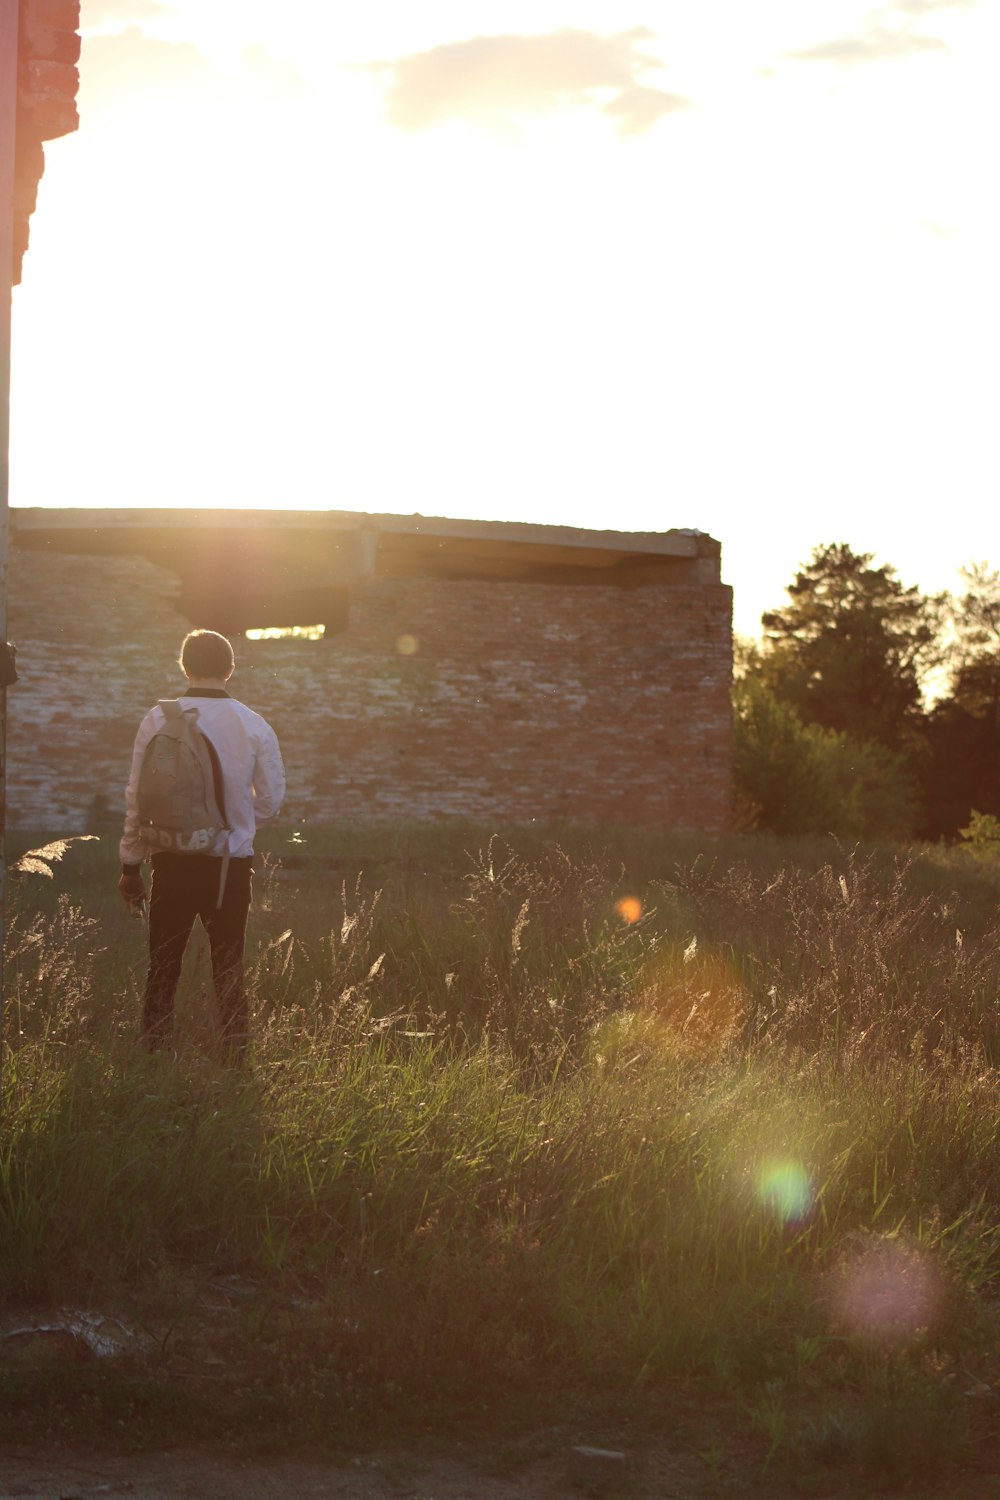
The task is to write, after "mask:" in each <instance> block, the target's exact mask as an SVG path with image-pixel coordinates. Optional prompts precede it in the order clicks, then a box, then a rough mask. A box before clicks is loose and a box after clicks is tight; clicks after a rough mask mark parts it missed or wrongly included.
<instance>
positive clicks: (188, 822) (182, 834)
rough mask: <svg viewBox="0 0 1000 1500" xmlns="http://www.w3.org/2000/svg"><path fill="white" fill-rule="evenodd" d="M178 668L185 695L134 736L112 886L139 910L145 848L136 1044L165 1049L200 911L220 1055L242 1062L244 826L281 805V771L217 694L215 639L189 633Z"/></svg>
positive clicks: (248, 829) (222, 692)
mask: <svg viewBox="0 0 1000 1500" xmlns="http://www.w3.org/2000/svg"><path fill="white" fill-rule="evenodd" d="M180 665H181V668H182V670H183V672H184V675H185V676H186V677H187V682H188V685H187V687H186V689H185V691H184V693H183V694H182V696H181V697H180V698H179V699H177V700H174V701H162V702H160V703H158V704H157V705H156V707H155V708H152V709H150V711H149V713H148V714H147V715H146V717H145V718H144V719H143V721H142V723H141V724H140V726H139V732H138V734H137V735H136V739H135V746H134V749H133V751H132V772H131V775H130V776H129V781H128V787H127V789H126V792H125V832H124V834H123V837H122V841H121V845H120V854H121V866H122V867H121V877H120V879H119V881H118V889H119V891H120V893H121V896H122V899H123V900H124V901H125V902H126V903H127V905H128V906H130V907H131V908H133V909H141V908H142V906H143V904H144V902H145V899H146V889H145V886H144V884H143V879H142V868H141V866H142V862H143V860H144V859H145V858H146V856H147V854H149V853H152V866H153V878H152V886H151V889H150V901H149V972H148V975H147V978H146V990H145V995H144V997H143V1007H142V1039H143V1043H144V1045H145V1046H146V1047H147V1048H148V1049H149V1050H151V1051H153V1050H156V1049H158V1048H162V1047H167V1046H169V1044H170V1037H171V1029H172V1023H173V1013H174V995H175V993H176V990H177V983H178V980H179V979H180V973H181V963H182V961H183V958H184V950H185V948H186V947H187V941H188V938H189V937H190V935H191V929H192V927H193V926H194V921H195V918H196V917H200V918H201V920H202V924H203V925H204V927H205V931H206V932H207V933H208V940H209V945H210V947H211V952H212V979H213V981H214V984H215V994H216V999H217V1002H218V1007H219V1019H220V1022H221V1026H222V1035H223V1039H224V1042H225V1045H226V1050H227V1053H228V1055H229V1056H231V1057H241V1056H242V1055H243V1053H244V1052H245V1050H246V1044H247V1038H248V1034H249V1009H248V1005H247V995H246V988H245V985H244V979H243V949H244V943H245V939H246V926H247V915H248V913H249V910H250V887H251V869H252V864H253V840H254V833H255V831H256V828H257V825H258V824H259V823H262V822H264V821H265V820H266V819H268V818H273V817H274V816H275V814H276V813H277V812H278V810H279V808H280V807H281V800H282V797H283V796H284V793H285V773H284V769H283V767H282V763H281V752H280V750H279V748H278V740H277V736H276V735H275V733H274V730H273V729H272V728H271V726H270V725H269V724H268V723H267V722H266V721H265V720H264V719H262V718H261V716H260V715H259V714H256V713H254V711H253V710H252V709H250V708H247V707H246V705H245V704H243V703H240V702H238V701H237V699H235V698H231V697H230V695H229V693H228V692H227V690H226V684H227V682H228V681H229V679H230V677H231V676H232V673H233V667H234V666H235V660H234V657H233V648H232V646H231V645H230V643H229V641H227V640H226V637H225V636H224V635H217V634H216V632H215V631H214V630H193V631H192V632H191V634H190V635H188V636H186V637H185V639H184V642H183V644H182V646H181V654H180ZM192 825H193V826H192Z"/></svg>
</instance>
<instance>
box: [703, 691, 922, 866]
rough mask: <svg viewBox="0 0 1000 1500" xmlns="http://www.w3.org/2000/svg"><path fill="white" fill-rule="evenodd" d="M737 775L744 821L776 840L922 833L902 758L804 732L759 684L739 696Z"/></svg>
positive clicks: (810, 727) (834, 734) (823, 732)
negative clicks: (796, 836)
mask: <svg viewBox="0 0 1000 1500" xmlns="http://www.w3.org/2000/svg"><path fill="white" fill-rule="evenodd" d="M733 706H734V746H733V751H734V753H733V774H734V781H735V786H736V793H737V797H738V799H739V802H740V803H741V804H742V812H743V817H744V820H745V821H746V822H748V823H750V824H751V825H752V826H754V827H756V828H761V829H767V830H768V831H769V832H771V833H777V834H785V835H793V834H805V835H807V834H826V833H832V834H837V835H839V836H840V837H842V838H903V837H906V836H908V835H909V834H912V832H913V830H914V828H915V827H916V825H917V821H918V816H919V807H918V803H917V799H916V794H915V788H914V785H913V781H912V778H911V776H910V774H909V772H908V769H907V766H906V763H905V761H904V759H903V757H902V756H899V755H896V754H894V753H893V752H892V751H891V750H887V749H886V748H885V746H883V745H879V744H876V743H874V742H871V741H869V742H867V743H865V742H861V741H857V740H853V739H851V737H850V736H849V735H846V734H842V733H840V732H838V731H837V730H832V729H823V728H822V727H821V726H820V725H818V724H804V723H803V722H802V720H801V719H800V718H799V716H798V714H797V713H796V712H795V710H794V708H792V707H791V706H790V705H789V704H787V703H782V702H781V701H780V700H779V699H778V698H777V697H775V695H774V693H772V692H771V691H770V690H769V689H768V688H767V687H765V686H764V684H763V683H762V682H760V680H759V679H758V678H756V677H753V676H746V677H744V678H743V679H742V680H741V681H740V682H738V683H737V685H736V687H735V688H734V691H733Z"/></svg>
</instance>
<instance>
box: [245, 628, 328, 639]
mask: <svg viewBox="0 0 1000 1500" xmlns="http://www.w3.org/2000/svg"><path fill="white" fill-rule="evenodd" d="M243 634H244V635H245V636H246V638H247V640H248V641H321V640H322V639H323V637H324V635H325V634H326V626H325V625H268V626H266V627H265V628H264V629H262V630H245V631H244V632H243Z"/></svg>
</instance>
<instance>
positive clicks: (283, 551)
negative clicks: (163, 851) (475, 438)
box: [8, 510, 732, 832]
mask: <svg viewBox="0 0 1000 1500" xmlns="http://www.w3.org/2000/svg"><path fill="white" fill-rule="evenodd" d="M11 539H12V549H11V560H10V580H9V582H10V624H9V635H10V638H11V640H12V641H14V642H15V643H16V644H17V647H18V670H19V672H20V674H21V681H20V682H19V683H18V684H17V686H16V687H15V688H13V689H12V690H11V692H10V695H9V700H8V702H9V759H8V817H9V820H10V822H11V823H16V824H18V825H20V826H24V827H32V828H36V829H44V830H46V831H50V830H51V831H54V832H63V831H67V832H70V831H76V830H80V829H82V828H84V827H86V826H87V824H88V821H89V820H91V819H93V818H94V816H95V815H96V810H98V809H100V808H101V807H102V806H103V807H104V808H105V809H106V812H107V814H108V815H114V814H116V813H117V811H118V810H119V809H120V808H121V806H122V804H123V783H124V780H125V777H126V775H127V770H128V762H129V753H130V748H131V743H132V738H133V735H134V733H135V729H136V725H137V723H138V721H139V719H140V718H141V716H142V714H143V713H144V712H145V710H146V709H147V708H148V707H149V705H150V704H151V703H152V702H154V701H155V700H156V699H157V698H158V697H168V696H176V694H177V692H178V691H179V690H180V687H181V684H182V679H181V678H180V675H179V672H178V669H177V667H176V665H175V661H176V652H177V648H178V646H179V643H180V641H181V638H182V637H183V635H184V633H185V632H186V631H187V630H188V629H190V628H191V627H193V626H205V627H209V628H213V629H217V630H221V631H223V632H224V633H226V634H227V635H229V636H230V637H231V638H233V640H234V644H235V646H236V653H237V673H236V676H235V678H234V681H233V689H234V692H235V693H236V694H237V695H238V696H239V697H241V698H242V699H243V700H244V701H245V702H247V703H249V704H250V705H251V707H254V708H257V709H259V710H260V711H261V712H262V713H264V714H265V715H266V716H267V718H268V719H270V721H271V722H272V723H273V724H274V726H275V728H276V730H277V731H278V734H279V736H280V738H281V741H282V745H283V748H284V751H285V756H286V760H287V763H288V773H289V792H288V802H287V806H286V812H287V817H288V819H289V820H290V821H291V820H299V819H305V820H307V821H311V822H323V823H332V822H335V821H339V820H342V819H369V818H370V819H396V818H412V819H416V820H424V819H431V818H439V817H468V818H475V819H483V820H495V821H497V822H505V821H518V822H527V821H529V820H531V819H537V820H539V821H547V820H552V819H558V820H565V819H572V820H574V821H581V822H592V823H599V822H605V823H620V824H633V825H641V826H644V827H662V828H665V829H666V828H701V829H707V830H713V831H720V830H722V829H723V828H724V827H725V826H726V824H727V820H728V816H729V805H730V775H731V767H730V759H731V756H730V708H729V684H730V669H731V602H732V601H731V591H730V589H729V588H728V587H726V586H725V585H724V584H723V583H721V581H720V561H719V558H720V549H719V545H718V543H717V542H715V541H713V540H712V539H711V538H710V537H707V536H704V535H702V534H700V533H697V532H689V531H668V532H664V533H656V534H637V533H618V532H590V531H583V530H576V529H571V528H563V527H552V526H537V525H515V524H507V523H498V522H493V523H479V522H461V521H447V520H438V519H426V518H422V517H419V516H412V517H403V516H369V515H359V514H352V513H348V512H279V511H267V512H253V511H251V512H247V511H199V512H195V511H185V510H170V511H163V510H161V511H142V510H125V511H122V510H100V511H96V510H90V511H82V510H14V511H12V513H11ZM320 626H322V627H324V628H323V633H322V636H321V638H310V636H309V635H303V634H299V635H285V636H282V637H279V638H270V639H269V638H266V637H264V638H260V633H261V632H264V631H267V630H277V629H281V628H284V629H288V628H291V627H312V631H311V634H312V635H313V636H315V635H316V634H317V633H318V628H319V627H320ZM247 632H251V634H250V635H248V634H247ZM254 636H257V637H258V638H254Z"/></svg>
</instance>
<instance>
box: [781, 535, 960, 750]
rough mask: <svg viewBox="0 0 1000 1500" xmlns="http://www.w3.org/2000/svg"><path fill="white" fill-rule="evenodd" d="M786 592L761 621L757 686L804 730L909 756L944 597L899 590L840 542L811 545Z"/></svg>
mask: <svg viewBox="0 0 1000 1500" xmlns="http://www.w3.org/2000/svg"><path fill="white" fill-rule="evenodd" d="M787 592H788V597H789V602H788V604H787V605H786V606H785V607H784V608H783V609H778V610H772V611H770V612H769V613H767V614H765V615H763V616H762V618H761V624H762V625H763V627H764V649H763V651H762V655H761V663H760V675H761V680H762V682H763V683H764V685H765V686H766V687H767V688H768V689H769V690H770V691H771V692H773V693H774V695H775V696H776V697H777V698H779V699H780V700H781V701H782V702H785V703H789V704H790V705H791V706H792V707H793V708H794V709H795V710H796V712H797V713H798V714H799V715H800V717H801V718H802V719H803V721H804V722H805V723H808V724H819V725H821V726H822V727H823V728H825V729H835V730H839V731H841V732H843V733H846V734H848V735H850V736H851V737H852V738H853V739H855V740H858V741H866V740H874V741H876V742H877V743H879V744H882V745H885V746H887V747H888V748H890V749H892V750H901V749H906V748H909V746H910V745H911V744H912V741H913V737H914V734H915V732H916V731H917V729H918V728H919V726H920V724H921V722H922V716H923V706H922V686H921V684H922V678H923V676H924V674H925V673H926V672H927V671H928V670H929V669H930V668H931V667H932V666H933V665H935V663H936V662H937V661H938V660H939V658H940V645H939V641H940V628H941V622H942V615H943V609H944V597H943V596H940V595H935V596H930V597H928V596H925V595H923V594H921V593H920V592H919V590H918V589H916V588H908V587H906V586H905V585H904V584H903V583H901V582H900V579H899V577H898V575H897V573H896V570H895V569H894V568H891V567H888V566H885V565H883V566H881V567H876V566H875V565H874V558H873V554H872V553H870V552H860V553H859V552H855V551H853V549H852V548H851V547H849V546H848V545H847V544H846V543H844V542H837V543H826V544H823V545H822V546H819V547H817V548H816V549H815V550H814V552H813V554H812V557H811V558H810V559H809V561H808V562H807V563H806V565H805V566H804V567H803V568H801V569H800V570H799V572H798V573H796V575H795V579H794V581H793V582H792V583H791V584H789V586H788V590H787Z"/></svg>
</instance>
